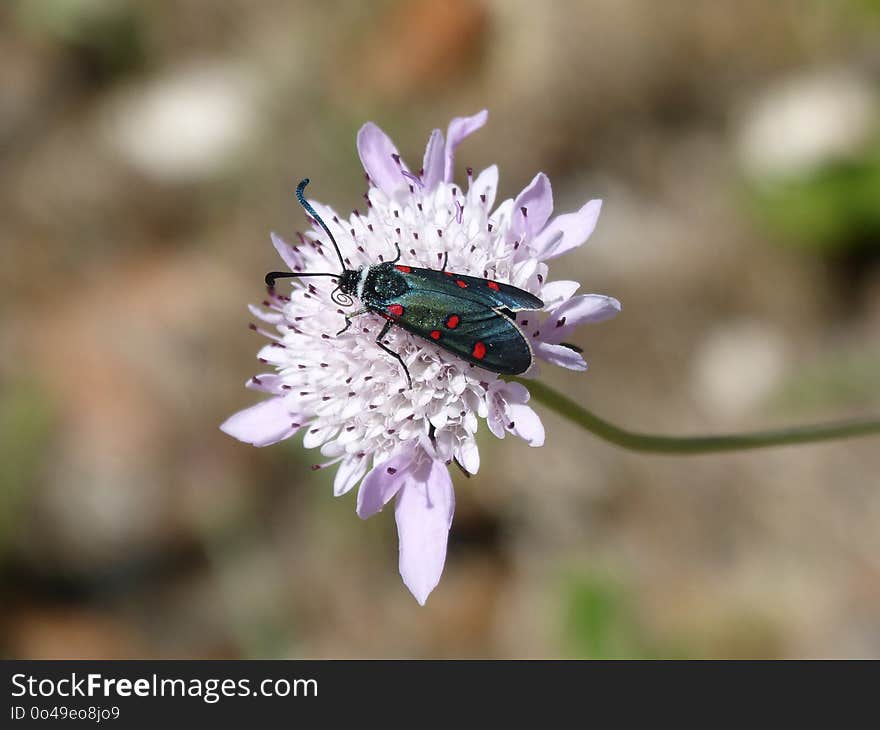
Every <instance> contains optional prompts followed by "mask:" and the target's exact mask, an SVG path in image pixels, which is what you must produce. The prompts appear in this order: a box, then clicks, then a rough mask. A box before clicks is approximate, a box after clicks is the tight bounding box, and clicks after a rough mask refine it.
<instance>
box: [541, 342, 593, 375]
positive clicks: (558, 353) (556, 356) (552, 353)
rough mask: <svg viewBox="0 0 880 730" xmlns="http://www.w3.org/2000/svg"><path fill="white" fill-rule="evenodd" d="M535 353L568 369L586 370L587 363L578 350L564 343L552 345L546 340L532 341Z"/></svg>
mask: <svg viewBox="0 0 880 730" xmlns="http://www.w3.org/2000/svg"><path fill="white" fill-rule="evenodd" d="M533 346H534V348H535V354H536V355H537V356H538V357H540V358H541V359H542V360H546V361H547V362H550V363H553V364H554V365H559V366H560V367H563V368H568V369H569V370H586V369H587V363H586V361H585V360H584V358H583V357H582V356H581V354H580V353H579V352H575V351H574V350H572V349H571V348H570V347H566V346H565V345H552V344H550V343H548V342H533Z"/></svg>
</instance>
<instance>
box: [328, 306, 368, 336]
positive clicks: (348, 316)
mask: <svg viewBox="0 0 880 730" xmlns="http://www.w3.org/2000/svg"><path fill="white" fill-rule="evenodd" d="M369 311H370V310H369V309H367V308H366V307H364V308H363V309H358V310H357V311H356V312H352V313H351V314H346V315H345V327H343V328H342V329H341V330H339V332H337V333H336V336H337V337H339V335H341V334H342V333H343V332H345V330H347V329H348V328H349V327H351V320H352V318H353V317H359V316H360V315H362V314H366V313H367V312H369Z"/></svg>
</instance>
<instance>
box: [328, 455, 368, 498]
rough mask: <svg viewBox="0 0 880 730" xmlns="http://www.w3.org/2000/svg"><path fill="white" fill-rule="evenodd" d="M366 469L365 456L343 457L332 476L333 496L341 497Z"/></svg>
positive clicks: (359, 478)
mask: <svg viewBox="0 0 880 730" xmlns="http://www.w3.org/2000/svg"><path fill="white" fill-rule="evenodd" d="M366 471H367V457H366V456H357V455H353V456H349V457H348V458H347V459H343V460H342V463H341V464H340V465H339V468H338V469H337V470H336V476H334V477H333V496H334V497H341V496H342V495H343V494H345V493H346V492H348V491H349V490H350V489H351V488H352V487H353V486H354V485H355V484H357V483H358V482H359V481H360V480H361V477H362V476H363V475H364V474H365V473H366Z"/></svg>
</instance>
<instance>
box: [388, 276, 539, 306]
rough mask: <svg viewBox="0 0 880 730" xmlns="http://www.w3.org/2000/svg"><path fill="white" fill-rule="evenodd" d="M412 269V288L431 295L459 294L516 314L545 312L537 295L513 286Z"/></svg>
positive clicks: (473, 277) (472, 277) (470, 277)
mask: <svg viewBox="0 0 880 730" xmlns="http://www.w3.org/2000/svg"><path fill="white" fill-rule="evenodd" d="M408 268H409V271H408V272H406V273H407V276H408V279H409V282H410V285H411V286H412V284H413V283H415V284H416V285H417V286H418V287H420V288H424V289H425V290H427V291H431V292H437V291H442V292H449V291H455V290H457V291H455V293H456V294H458V295H460V296H461V297H463V298H465V299H471V300H475V301H479V302H484V303H485V304H487V305H489V306H494V307H504V308H506V309H509V310H510V311H512V312H517V311H520V310H523V309H541V308H543V306H544V302H542V301H541V300H540V299H539V298H538V297H536V296H535V295H534V294H530V293H529V292H527V291H524V290H523V289H518V288H517V287H515V286H511V285H510V284H502V283H501V282H500V281H492V280H491V279H480V278H478V277H476V276H465V275H464V274H453V273H451V272H448V271H437V270H435V269H421V268H416V267H408Z"/></svg>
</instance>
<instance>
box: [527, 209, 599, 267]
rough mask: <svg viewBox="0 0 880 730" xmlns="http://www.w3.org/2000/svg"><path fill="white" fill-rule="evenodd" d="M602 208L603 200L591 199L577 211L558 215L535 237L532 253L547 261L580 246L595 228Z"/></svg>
mask: <svg viewBox="0 0 880 730" xmlns="http://www.w3.org/2000/svg"><path fill="white" fill-rule="evenodd" d="M601 210H602V201H601V200H591V201H590V202H589V203H587V204H586V205H584V206H583V207H582V208H581V209H580V210H579V211H577V213H564V214H563V215H558V216H556V218H554V219H553V220H552V221H551V222H550V225H548V226H547V227H546V228H545V229H544V230H543V231H541V233H539V234H538V236H537V237H536V238H535V240H534V242H533V243H532V246H531V248H532V253H533V254H534V255H535V256H536V257H537V258H538V259H540V260H541V261H546V260H547V259H552V258H555V257H556V256H559V255H561V254H564V253H565V252H566V251H569V250H571V249H573V248H576V247H578V246H580V245H581V244H582V243H584V242H585V241H586V240H587V239H588V238H589V237H590V236H591V235H592V233H593V231H594V230H595V228H596V223H597V222H598V221H599V213H600V212H601Z"/></svg>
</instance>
